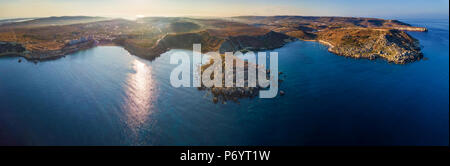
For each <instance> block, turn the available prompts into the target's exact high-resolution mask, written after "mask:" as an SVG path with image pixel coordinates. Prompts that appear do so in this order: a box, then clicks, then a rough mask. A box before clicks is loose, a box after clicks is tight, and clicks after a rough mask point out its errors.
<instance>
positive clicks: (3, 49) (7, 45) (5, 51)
mask: <svg viewBox="0 0 450 166" xmlns="http://www.w3.org/2000/svg"><path fill="white" fill-rule="evenodd" d="M25 51H26V49H25V48H24V47H23V46H22V45H21V44H18V43H14V42H0V56H2V55H21V54H23V53H24V52H25Z"/></svg>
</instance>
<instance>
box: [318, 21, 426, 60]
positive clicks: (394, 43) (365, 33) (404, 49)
mask: <svg viewBox="0 0 450 166" xmlns="http://www.w3.org/2000/svg"><path fill="white" fill-rule="evenodd" d="M318 40H319V41H320V42H322V43H324V44H326V45H328V46H329V51H330V52H333V53H335V54H338V55H342V56H347V57H354V58H368V59H376V58H383V59H386V60H388V61H389V62H394V63H397V64H404V63H408V62H413V61H416V60H419V59H421V58H422V57H423V54H422V53H421V52H420V46H419V43H418V41H417V40H416V39H414V38H412V37H411V36H409V35H408V34H407V33H406V32H403V31H399V30H394V29H391V30H387V29H367V28H366V29H335V30H328V31H323V32H319V33H318Z"/></svg>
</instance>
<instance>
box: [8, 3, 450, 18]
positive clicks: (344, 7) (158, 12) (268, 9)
mask: <svg viewBox="0 0 450 166" xmlns="http://www.w3.org/2000/svg"><path fill="white" fill-rule="evenodd" d="M448 5H449V1H448V0H431V1H430V0H428V1H427V0H0V18H11V17H44V16H63V15H89V16H110V17H128V18H132V17H136V16H237V15H308V16H361V17H386V18H397V17H398V18H402V17H403V18H406V17H434V16H439V17H443V18H448V12H449V8H448Z"/></svg>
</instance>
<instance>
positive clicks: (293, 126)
mask: <svg viewBox="0 0 450 166" xmlns="http://www.w3.org/2000/svg"><path fill="white" fill-rule="evenodd" d="M401 21H404V22H406V23H409V24H412V25H416V26H424V27H427V28H428V29H429V31H428V32H408V33H409V34H410V35H411V36H413V37H414V38H416V39H418V40H419V42H420V44H421V47H422V51H423V53H424V57H425V58H424V59H423V60H420V61H417V62H413V63H408V64H404V65H398V64H392V63H388V62H387V61H385V60H382V59H377V60H373V61H372V60H367V59H353V58H346V57H342V56H337V55H335V54H332V53H330V52H328V51H327V47H326V46H324V45H322V44H319V43H317V42H310V41H295V42H292V43H289V44H287V45H285V46H284V47H282V48H279V49H275V50H271V51H268V52H278V66H279V71H281V72H283V74H282V76H280V78H281V79H282V80H283V82H282V83H281V84H280V87H279V90H282V91H284V92H285V95H283V96H280V95H278V96H277V97H275V98H270V99H264V98H258V97H256V98H245V99H240V100H239V101H238V102H226V103H217V104H215V103H214V102H213V101H212V96H211V94H210V93H209V92H207V91H200V90H198V89H197V88H195V87H179V88H175V87H173V86H172V85H171V84H170V73H171V72H172V70H173V69H174V68H175V67H177V66H178V65H176V64H170V56H171V55H173V54H177V53H180V52H184V53H186V54H188V55H192V51H189V50H180V49H173V50H170V51H168V52H166V53H164V54H162V55H161V56H160V57H158V58H156V59H154V60H152V61H149V60H146V59H141V58H139V57H136V56H134V55H131V54H130V53H128V52H127V51H126V50H125V49H123V48H121V47H118V46H99V47H95V48H92V49H88V50H84V51H79V52H76V53H73V54H71V55H68V56H65V57H64V58H60V59H56V60H51V61H43V62H38V63H33V62H32V61H26V60H25V59H23V58H20V57H2V58H0V145H132V146H134V145H186V146H196V145H269V146H277V145H281V146H284V145H298V146H327V145H333V146H340V145H345V146H393V145H395V146H404V145H406V146H435V145H440V146H448V145H449V141H448V140H449V20H448V19H407V20H401ZM19 59H22V62H21V63H19V62H18V60H19Z"/></svg>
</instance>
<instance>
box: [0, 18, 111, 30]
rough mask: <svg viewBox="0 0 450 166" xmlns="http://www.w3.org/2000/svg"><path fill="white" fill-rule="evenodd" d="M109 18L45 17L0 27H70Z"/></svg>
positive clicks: (7, 23) (5, 24)
mask: <svg viewBox="0 0 450 166" xmlns="http://www.w3.org/2000/svg"><path fill="white" fill-rule="evenodd" d="M109 19H110V18H105V17H89V16H61V17H46V18H37V19H31V20H25V21H19V22H17V21H12V22H6V23H4V24H0V26H2V27H8V28H22V27H27V28H29V27H43V26H53V25H70V24H80V23H89V22H96V21H104V20H109ZM16 20H17V19H16Z"/></svg>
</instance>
